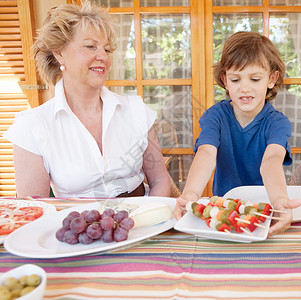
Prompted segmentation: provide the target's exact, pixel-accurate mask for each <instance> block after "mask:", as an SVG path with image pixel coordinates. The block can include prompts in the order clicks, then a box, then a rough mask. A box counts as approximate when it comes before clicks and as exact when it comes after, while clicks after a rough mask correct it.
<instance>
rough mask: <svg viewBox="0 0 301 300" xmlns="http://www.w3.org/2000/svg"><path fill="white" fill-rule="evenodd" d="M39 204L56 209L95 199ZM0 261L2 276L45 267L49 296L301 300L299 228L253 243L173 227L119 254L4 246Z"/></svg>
mask: <svg viewBox="0 0 301 300" xmlns="http://www.w3.org/2000/svg"><path fill="white" fill-rule="evenodd" d="M27 199H28V198H27ZM38 200H39V201H45V202H47V203H52V204H54V205H56V207H57V208H58V209H63V208H66V207H70V206H73V205H74V204H75V203H77V204H83V203H89V202H91V201H95V200H92V199H72V198H69V199H58V198H38ZM0 262H1V263H0V274H1V273H3V272H6V271H8V270H10V269H12V268H15V267H18V266H20V265H22V264H25V263H33V264H36V265H38V266H40V267H42V268H44V269H45V271H46V272H47V275H48V280H47V287H46V292H45V295H44V299H57V300H71V299H72V300H73V299H80V300H85V299H110V300H111V299H203V300H204V299H208V300H209V299H210V300H214V299H226V300H227V299H228V300H233V299H244V300H250V299H273V300H276V299H286V300H292V299H294V300H296V299H301V223H295V224H294V228H292V229H289V230H288V231H287V232H285V233H284V234H281V235H277V236H274V237H272V238H270V239H268V240H266V241H263V242H255V243H251V244H241V243H233V242H226V241H215V240H209V239H202V238H199V237H196V236H193V235H188V234H185V233H181V232H177V231H175V230H170V231H167V232H164V233H162V234H160V235H158V236H155V237H153V238H151V239H149V240H147V241H145V242H143V243H141V244H139V245H135V246H133V247H132V248H129V249H125V250H120V251H117V252H114V253H108V254H103V255H99V254H97V253H94V254H90V255H84V256H79V257H70V258H57V259H29V258H23V257H18V256H15V255H12V254H10V253H8V252H7V251H6V250H5V249H4V248H3V246H0ZM33 300H34V299H33Z"/></svg>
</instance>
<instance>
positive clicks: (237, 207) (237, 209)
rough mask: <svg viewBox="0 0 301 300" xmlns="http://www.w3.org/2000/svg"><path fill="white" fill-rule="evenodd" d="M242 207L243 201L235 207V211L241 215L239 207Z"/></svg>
mask: <svg viewBox="0 0 301 300" xmlns="http://www.w3.org/2000/svg"><path fill="white" fill-rule="evenodd" d="M240 206H241V201H240V202H237V205H236V206H235V210H236V211H237V212H238V213H239V207H240Z"/></svg>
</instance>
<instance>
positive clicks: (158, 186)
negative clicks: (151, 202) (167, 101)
mask: <svg viewBox="0 0 301 300" xmlns="http://www.w3.org/2000/svg"><path fill="white" fill-rule="evenodd" d="M142 169H143V171H144V173H145V176H146V178H147V181H148V184H149V187H150V192H149V196H162V197H170V190H171V184H170V178H169V175H168V172H167V169H166V166H165V163H164V159H163V155H162V152H161V148H160V144H159V141H158V138H157V134H156V132H155V129H154V128H153V127H152V128H151V129H150V130H149V132H148V146H147V148H146V150H145V152H144V154H143V166H142Z"/></svg>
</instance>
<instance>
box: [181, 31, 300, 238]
mask: <svg viewBox="0 0 301 300" xmlns="http://www.w3.org/2000/svg"><path fill="white" fill-rule="evenodd" d="M284 72H285V66H284V63H283V62H282V60H281V58H280V54H279V52H278V50H277V49H276V47H275V46H274V45H273V44H272V42H271V41H270V40H269V39H268V38H266V37H264V36H262V35H260V34H259V33H255V32H238V33H235V34H233V35H232V36H231V37H230V38H229V39H228V40H227V41H226V43H225V45H224V49H223V52H222V57H221V60H220V62H219V63H217V64H216V65H215V66H214V77H215V80H216V82H217V84H218V85H220V86H221V87H223V88H224V89H225V90H226V92H227V95H228V96H229V97H230V99H231V100H229V101H228V100H223V101H221V102H219V103H217V104H215V105H213V106H212V107H211V108H209V109H208V110H207V111H206V112H205V113H204V114H203V115H202V117H201V118H200V121H199V123H200V127H201V129H202V131H201V133H200V135H199V137H198V138H197V140H196V143H195V147H194V152H195V158H194V161H193V163H192V165H191V168H190V171H189V174H188V178H187V183H186V185H185V188H184V190H183V193H182V195H181V197H180V198H179V199H178V200H177V202H178V205H179V206H178V207H177V209H176V211H175V215H176V217H177V218H178V219H179V218H180V217H181V210H180V208H182V209H184V207H185V204H186V203H187V202H188V201H197V200H198V199H199V198H200V197H201V196H202V193H203V190H204V188H205V187H206V185H207V183H208V181H209V179H210V177H211V174H212V172H213V171H214V170H215V173H214V182H213V194H214V195H217V196H223V195H224V194H225V193H226V192H227V191H229V190H231V189H232V188H234V187H237V186H243V185H263V184H264V186H265V187H266V190H267V193H268V196H269V199H270V202H271V204H272V206H273V207H274V208H275V209H279V210H281V211H285V212H286V213H282V214H281V217H282V218H284V220H282V221H279V222H277V223H276V224H274V225H273V226H272V227H271V228H270V230H269V235H271V234H275V233H278V232H280V231H284V230H286V229H287V228H288V227H289V225H290V223H291V218H292V213H291V208H293V207H295V206H298V205H299V204H301V201H289V199H288V195H287V191H286V180H285V175H284V171H283V167H282V165H283V164H285V165H289V164H291V162H292V158H291V156H290V146H289V137H290V135H291V129H292V128H291V124H290V122H289V120H288V118H287V117H285V116H284V115H283V114H282V113H280V112H278V111H276V110H275V109H274V107H273V106H272V104H270V103H269V101H270V100H272V99H274V98H275V96H276V95H277V90H278V88H279V87H280V85H281V84H282V80H283V76H284Z"/></svg>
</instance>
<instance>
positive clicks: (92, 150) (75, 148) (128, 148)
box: [4, 80, 156, 197]
mask: <svg viewBox="0 0 301 300" xmlns="http://www.w3.org/2000/svg"><path fill="white" fill-rule="evenodd" d="M101 99H102V101H103V132H102V145H103V148H102V151H103V153H101V152H100V150H99V148H98V145H97V143H96V141H95V139H94V138H93V137H92V135H91V134H90V132H89V131H88V130H87V129H86V128H85V126H84V125H83V124H82V123H81V122H80V121H79V119H78V118H77V117H76V115H75V114H74V113H73V112H72V111H71V109H70V107H69V106H68V104H67V101H66V98H65V94H64V88H63V81H62V80H60V81H59V82H58V83H57V84H56V86H55V97H54V98H52V99H51V100H49V101H47V102H46V103H44V104H43V105H41V106H39V107H36V108H33V109H30V110H27V111H23V112H20V113H18V114H17V115H16V119H15V122H14V124H13V125H12V126H11V127H10V128H9V129H8V130H7V131H6V132H5V133H4V137H5V138H6V139H7V140H9V141H11V142H12V143H13V144H15V145H17V146H19V147H21V148H23V149H25V150H27V151H30V152H33V153H35V154H37V155H40V156H42V157H43V162H44V166H45V169H46V171H47V172H48V173H49V174H50V178H51V186H52V189H53V191H54V194H55V195H56V197H115V196H117V195H119V194H120V193H123V192H127V191H129V192H131V191H132V190H134V189H135V188H136V187H137V186H138V185H139V184H140V183H141V182H142V181H143V179H144V173H143V171H142V170H141V168H142V163H143V153H144V151H145V150H146V148H147V146H148V131H149V129H150V128H151V126H152V125H153V123H154V121H155V118H156V113H155V112H154V111H153V110H151V109H150V108H149V107H148V106H147V105H145V104H144V103H143V100H142V98H141V97H139V96H120V95H118V94H115V93H113V92H111V91H109V90H108V89H107V88H105V87H103V88H102V91H101Z"/></svg>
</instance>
